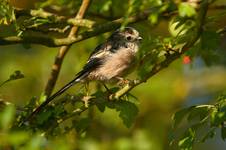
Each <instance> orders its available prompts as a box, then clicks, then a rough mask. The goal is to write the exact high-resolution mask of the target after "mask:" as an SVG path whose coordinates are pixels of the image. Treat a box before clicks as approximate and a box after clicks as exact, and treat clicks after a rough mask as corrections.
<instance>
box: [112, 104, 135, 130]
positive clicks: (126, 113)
mask: <svg viewBox="0 0 226 150" xmlns="http://www.w3.org/2000/svg"><path fill="white" fill-rule="evenodd" d="M113 105H114V108H115V109H116V111H118V112H119V117H120V118H121V119H122V121H123V123H124V125H125V126H126V127H128V128H129V127H131V125H132V123H133V122H134V120H135V118H136V116H137V114H138V108H137V106H136V105H135V104H134V103H131V102H129V101H124V100H120V101H117V102H114V103H113Z"/></svg>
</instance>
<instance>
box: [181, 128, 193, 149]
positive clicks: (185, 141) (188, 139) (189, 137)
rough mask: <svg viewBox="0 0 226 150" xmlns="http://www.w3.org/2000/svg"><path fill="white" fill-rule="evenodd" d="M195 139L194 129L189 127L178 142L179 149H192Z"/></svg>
mask: <svg viewBox="0 0 226 150" xmlns="http://www.w3.org/2000/svg"><path fill="white" fill-rule="evenodd" d="M194 141H195V131H194V130H193V129H192V128H189V129H188V130H187V132H186V133H185V134H184V137H183V138H182V139H181V140H180V141H179V142H178V146H179V149H180V150H192V148H193V144H194Z"/></svg>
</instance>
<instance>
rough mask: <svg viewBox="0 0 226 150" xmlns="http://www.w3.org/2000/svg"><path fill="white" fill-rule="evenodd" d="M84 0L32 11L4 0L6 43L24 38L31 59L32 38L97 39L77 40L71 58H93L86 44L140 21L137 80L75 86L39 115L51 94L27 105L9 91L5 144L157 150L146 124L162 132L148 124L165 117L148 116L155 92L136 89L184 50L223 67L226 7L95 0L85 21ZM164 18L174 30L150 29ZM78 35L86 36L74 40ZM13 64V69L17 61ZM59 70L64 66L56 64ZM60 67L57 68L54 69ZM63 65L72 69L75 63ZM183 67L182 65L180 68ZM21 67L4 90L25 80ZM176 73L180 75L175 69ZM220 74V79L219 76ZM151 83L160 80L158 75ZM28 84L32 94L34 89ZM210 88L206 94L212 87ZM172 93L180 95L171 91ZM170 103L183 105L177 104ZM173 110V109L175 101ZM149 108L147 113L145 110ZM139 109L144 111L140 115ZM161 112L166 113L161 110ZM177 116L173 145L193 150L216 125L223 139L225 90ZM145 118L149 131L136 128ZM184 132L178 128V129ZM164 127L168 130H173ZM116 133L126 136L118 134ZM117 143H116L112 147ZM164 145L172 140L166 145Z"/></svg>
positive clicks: (1, 144) (1, 143)
mask: <svg viewBox="0 0 226 150" xmlns="http://www.w3.org/2000/svg"><path fill="white" fill-rule="evenodd" d="M82 2H83V1H75V0H56V1H53V0H46V1H38V2H35V3H34V5H32V6H31V7H32V9H28V8H27V9H18V8H17V5H18V4H17V5H16V4H15V5H14V6H12V5H13V4H12V2H11V3H10V2H9V1H7V0H1V1H0V24H1V26H0V30H1V32H2V33H1V34H0V45H1V44H2V45H7V44H17V43H21V44H23V46H24V47H25V48H27V49H26V50H24V51H22V52H20V53H19V54H20V55H25V54H26V55H29V57H32V55H36V54H37V53H36V52H35V53H33V52H31V51H32V50H31V49H32V48H33V44H41V45H47V46H57V45H51V43H52V42H56V41H57V42H58V43H62V41H63V42H65V41H66V43H67V44H66V45H64V46H71V45H72V44H74V43H77V42H79V41H81V40H84V39H87V38H90V37H95V39H94V38H92V39H91V40H88V41H84V42H83V43H82V44H81V45H82V46H80V45H79V44H78V45H76V46H77V47H76V49H81V51H79V52H77V53H76V56H73V55H74V53H73V54H72V55H71V56H73V57H74V58H76V59H77V60H76V61H78V62H79V61H80V60H81V58H84V57H87V54H86V52H87V51H86V49H90V47H92V48H93V47H95V45H97V43H99V42H100V41H102V39H103V38H105V35H104V36H97V35H99V34H101V33H105V32H108V31H111V30H113V29H116V28H118V27H121V28H120V29H121V30H123V28H124V27H126V26H128V25H130V24H131V23H136V24H135V25H134V26H136V27H137V28H138V29H139V30H140V31H141V34H142V37H143V42H142V45H141V48H140V49H141V50H140V51H139V54H138V62H137V64H138V65H137V69H136V73H134V75H133V77H135V78H137V80H128V82H126V83H123V84H122V85H119V86H118V85H111V86H110V88H109V89H104V88H102V85H100V84H99V83H95V84H92V85H91V89H92V90H91V92H90V91H89V90H87V89H86V86H85V87H83V88H82V89H76V90H75V91H76V93H73V94H67V95H64V96H62V97H59V98H56V99H55V100H54V101H52V102H51V103H50V104H49V105H45V106H44V107H42V110H41V111H40V112H39V113H37V114H35V115H34V116H30V115H31V114H32V112H33V111H34V110H35V109H36V108H37V107H38V106H40V105H41V104H42V103H43V102H44V101H45V100H46V97H47V95H45V91H43V92H42V94H40V95H41V96H40V98H37V97H36V96H34V95H33V96H32V98H29V100H28V101H26V104H21V105H20V106H17V104H13V103H6V102H5V98H4V96H3V98H2V99H0V149H25V150H26V149H27V150H30V149H37V150H38V149H60V150H61V149H62V150H69V149H92V148H96V147H97V148H96V149H123V150H124V149H151V148H153V147H154V148H153V149H155V144H156V143H158V142H156V143H154V142H153V143H150V141H151V140H153V141H154V140H155V138H156V136H155V137H154V136H153V137H150V136H149V135H147V133H146V130H149V129H150V128H151V132H156V135H157V136H159V137H160V136H161V133H159V132H158V131H154V130H152V127H150V126H152V124H155V123H156V122H157V123H156V124H157V125H156V126H161V125H160V123H158V121H159V120H158V119H157V121H152V118H151V119H149V120H148V121H147V120H146V121H143V120H145V119H144V118H146V117H147V116H148V117H150V116H151V113H153V112H155V111H156V108H155V109H154V110H152V111H153V112H152V111H149V107H151V106H150V105H152V103H148V104H150V105H143V106H142V107H141V106H140V103H142V96H144V95H145V94H146V95H148V94H149V93H150V91H151V90H150V89H149V87H148V88H146V89H143V90H142V92H141V94H140V95H139V96H137V97H135V96H133V95H132V94H131V93H132V92H131V90H132V89H139V88H136V87H137V86H138V85H140V86H142V85H143V83H144V82H146V81H147V80H148V79H149V78H152V77H153V76H154V75H155V76H157V77H158V76H159V74H158V73H159V71H161V70H163V69H164V68H166V67H168V66H169V65H170V64H171V63H172V62H173V61H175V60H180V57H183V56H184V55H185V56H186V57H188V58H189V59H191V60H193V59H196V58H197V57H200V58H201V59H202V60H203V61H204V62H205V64H206V65H207V66H213V65H216V64H217V65H225V56H226V55H225V53H224V52H222V49H223V48H222V45H221V43H222V39H223V38H224V36H225V27H222V26H219V25H218V23H219V22H220V21H221V20H223V19H224V17H225V11H222V10H220V14H221V15H219V14H218V13H213V14H211V13H210V14H207V15H206V12H207V10H208V11H209V10H210V8H211V7H210V6H214V5H213V4H214V1H209V0H203V1H201V2H200V3H195V2H190V1H187V2H182V1H176V0H175V1H174V0H171V1H163V0H143V1H140V0H129V1H128V3H127V2H122V1H120V0H114V1H113V0H93V1H92V2H91V3H90V6H89V8H88V10H87V13H86V17H85V18H86V19H84V18H81V19H80V20H79V19H77V18H74V14H75V13H76V12H77V11H78V10H79V9H80V6H81V5H82ZM119 8H120V9H119ZM118 18H120V19H118ZM162 22H163V24H165V25H164V28H168V30H169V33H168V32H167V33H161V34H158V33H156V32H155V31H152V30H153V29H155V28H157V27H158V26H160V25H161V23H162ZM75 24H76V25H75ZM73 25H75V26H78V27H79V30H78V32H77V34H76V35H74V36H75V37H74V36H72V38H71V37H69V38H67V35H68V33H69V32H70V31H69V30H70V29H71V27H72V26H73ZM5 28H6V29H7V30H5ZM3 29H4V30H3ZM159 31H160V30H159ZM150 33H151V34H150ZM75 38H78V39H79V38H80V39H79V40H78V41H75V42H71V41H73V40H74V39H75ZM67 40H68V42H67ZM46 43H47V44H46ZM28 45H29V46H28ZM38 49H40V47H38ZM31 53H32V54H31ZM60 53H61V52H60V51H59V54H60ZM19 54H18V55H19ZM6 56H7V55H6ZM49 56H50V53H48V54H45V57H43V59H40V58H39V59H38V62H37V64H42V62H43V61H44V60H46V59H47V57H49ZM69 57H70V56H69ZM74 58H73V59H74ZM29 59H30V58H29ZM60 59H61V61H63V58H58V57H57V58H56V60H57V61H58V60H60ZM68 60H69V59H68ZM3 61H5V60H3ZM30 61H32V60H30ZM48 61H50V60H48ZM70 61H71V60H70ZM18 63H19V62H18ZM26 64H27V65H28V66H30V67H27V68H29V70H32V71H31V72H32V73H33V74H36V72H35V70H34V69H37V68H36V67H35V65H34V64H32V63H31V64H29V63H26ZM43 64H44V65H43ZM43 64H42V65H43V66H44V67H43V68H44V69H43V70H46V68H48V67H46V64H47V63H43ZM79 65H80V64H79V63H78V67H80V66H79ZM65 66H66V65H65ZM0 67H1V65H0ZM180 67H181V66H180ZM5 68H7V67H5ZM13 68H14V69H15V67H14V66H13ZM53 68H54V69H55V68H61V67H60V66H54V67H53ZM16 69H18V68H16ZM54 69H53V70H52V72H54V71H55V70H54ZM3 70H6V69H3ZM18 70H21V69H18ZM65 70H67V71H68V70H70V71H72V69H71V68H70V69H68V68H67V69H65ZM179 70H182V69H181V68H180V69H179ZM70 71H69V72H70ZM73 71H74V70H73ZM21 72H22V71H15V72H14V73H13V74H12V75H10V77H9V78H8V79H7V78H6V79H7V80H5V79H2V80H3V81H4V82H1V84H0V88H1V93H3V92H4V88H5V89H7V88H8V87H7V85H9V84H5V83H8V82H9V81H14V80H17V79H22V78H24V74H23V73H21ZM23 72H24V71H23ZM26 73H27V74H26V77H27V78H25V79H24V80H28V79H29V77H30V76H31V73H30V72H29V71H27V72H26ZM174 75H175V74H174ZM57 76H58V75H57ZM44 78H45V80H47V78H48V77H46V76H45V77H44ZM44 78H43V77H41V76H38V82H40V80H44ZM50 78H51V77H50ZM153 78H154V77H153ZM165 78H167V79H168V78H170V77H168V76H167V77H165ZM175 78H177V76H176V75H175ZM56 79H57V77H56ZM215 80H216V81H218V80H217V79H215ZM223 80H224V79H223ZM165 81H167V80H165V79H160V81H159V82H158V83H157V84H156V85H157V86H163V84H164V85H165V84H167V83H166V82H165ZM190 82H191V81H190ZM10 83H11V82H10ZM12 84H14V82H12ZM187 84H189V83H187ZM187 84H186V85H187ZM32 85H34V86H35V88H36V90H37V89H39V91H38V92H39V93H40V92H41V90H40V89H41V86H36V85H38V84H37V83H36V81H33V82H32ZM183 85H184V84H180V85H179V88H177V91H179V92H178V93H179V94H181V93H180V92H181V91H182V87H183ZM53 86H54V85H53ZM150 86H151V87H152V86H154V84H152V81H151V84H150ZM173 86H174V85H173ZM29 87H30V84H29ZM184 87H186V86H184ZM222 89H223V88H221V90H218V91H217V94H218V93H223V92H224V89H223V90H222ZM17 90H18V91H20V90H21V89H19V88H17V89H16V90H15V91H13V92H12V95H13V93H14V92H17ZM26 90H27V91H26V94H27V95H29V94H30V92H32V90H33V89H26ZM163 91H164V92H161V91H158V90H155V92H154V93H155V94H156V95H159V96H163V97H164V94H165V93H167V92H168V93H169V95H172V93H170V92H171V91H170V90H169V88H167V89H166V90H163ZM206 91H207V92H208V90H206ZM36 92H37V91H36ZM209 93H211V92H209ZM31 94H33V93H31ZM182 94H183V93H182ZM215 94H216V93H215ZM0 96H1V95H0ZM12 97H13V96H12ZM27 97H28V96H27ZM147 97H148V98H146V99H147V100H150V101H152V98H153V97H152V96H150V95H148V96H147ZM169 97H170V96H169ZM6 99H7V98H6ZM23 99H25V98H23ZM166 99H168V97H167V98H164V100H166ZM169 99H170V98H169ZM171 99H176V98H174V96H172V98H171ZM171 99H170V100H171ZM178 99H179V98H178ZM182 99H184V100H185V99H186V97H185V96H184V97H183V98H182ZM177 101H179V100H177ZM153 103H154V102H153ZM155 103H157V102H155ZM159 103H160V102H159ZM171 104H172V105H175V106H177V107H178V104H177V105H176V104H173V103H171ZM165 105H168V103H165V101H164V102H162V103H161V107H160V109H163V107H166V106H165ZM179 105H182V102H179ZM175 106H172V107H175ZM153 107H154V106H153ZM168 107H169V106H168ZM157 109H158V108H157ZM169 109H172V108H171V107H169ZM111 111H112V112H113V113H112V114H111V115H110V116H107V117H105V120H104V121H103V122H104V123H102V122H101V121H100V120H101V119H99V118H98V117H96V116H98V114H99V117H100V118H101V117H102V116H104V115H108V113H109V112H111ZM145 111H146V112H145ZM144 113H146V114H145V115H144ZM171 113H172V112H171ZM171 113H169V114H167V113H164V114H163V115H164V116H168V115H171ZM153 114H154V113H153ZM139 115H143V116H140V117H139V118H138V116H139ZM153 116H154V115H152V116H151V117H153ZM155 117H156V118H161V116H158V115H157V116H155ZM97 120H98V121H97ZM168 121H169V120H168ZM143 122H144V123H143ZM165 122H166V121H165ZM173 122H174V123H173V129H172V139H170V140H171V142H170V143H171V146H172V147H173V148H174V147H176V149H180V150H192V149H193V147H194V145H196V144H197V143H201V142H205V141H206V140H207V139H211V138H214V137H216V136H215V135H216V131H217V130H221V138H222V139H223V140H225V139H226V126H225V122H226V96H225V95H223V94H222V95H221V96H219V97H218V98H217V100H216V101H213V102H212V103H211V104H199V105H195V106H190V107H186V108H184V109H181V110H180V111H178V112H176V113H175V114H174V116H173ZM107 123H108V124H107ZM116 123H118V124H120V125H117V126H116V125H115V126H116V127H115V126H114V124H116ZM106 124H107V125H106ZM121 124H123V125H124V126H125V128H126V130H127V131H128V132H129V133H127V137H132V138H125V137H123V134H124V135H125V133H124V132H122V131H121V130H122V128H124V127H121ZM139 124H142V125H141V126H145V125H146V126H148V127H146V128H145V129H144V130H135V129H136V127H137V126H139ZM147 124H148V125H147ZM184 127H186V129H185V130H184V131H183V132H181V131H180V130H181V128H184ZM114 128H120V129H119V132H117V133H113V132H114V131H113V132H111V135H110V136H107V135H106V132H110V130H113V129H114ZM178 130H179V134H177V132H178ZM164 132H166V133H168V131H164ZM91 135H92V136H91ZM99 135H102V136H101V138H103V137H104V138H103V139H104V140H103V141H104V142H103V143H105V142H106V145H107V146H106V147H104V146H103V147H101V146H99V147H98V146H96V145H95V144H96V143H95V140H99V139H101V138H100V136H99ZM72 137H73V138H72ZM117 137H120V138H119V139H117ZM114 138H115V139H117V140H115V142H114V143H113V144H112V143H110V142H109V141H108V139H114ZM93 139H94V140H93ZM162 143H163V142H162ZM162 143H161V144H162ZM111 144H112V145H113V146H112V147H109V145H111ZM103 145H104V144H103ZM156 145H157V144H156ZM162 145H163V144H162ZM156 147H157V146H156ZM166 147H170V146H168V145H167V146H166ZM156 149H157V148H156ZM158 149H164V146H161V148H159V147H158Z"/></svg>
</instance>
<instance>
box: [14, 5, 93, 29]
mask: <svg viewBox="0 0 226 150" xmlns="http://www.w3.org/2000/svg"><path fill="white" fill-rule="evenodd" d="M15 13H16V16H17V17H19V16H24V15H26V16H32V17H38V18H44V19H49V20H50V21H51V23H61V24H62V23H67V24H69V25H74V26H80V27H87V28H92V27H93V26H94V24H95V22H94V21H91V20H88V19H82V18H67V17H65V16H58V15H56V14H53V13H50V12H46V11H44V10H42V9H39V10H32V9H31V10H15Z"/></svg>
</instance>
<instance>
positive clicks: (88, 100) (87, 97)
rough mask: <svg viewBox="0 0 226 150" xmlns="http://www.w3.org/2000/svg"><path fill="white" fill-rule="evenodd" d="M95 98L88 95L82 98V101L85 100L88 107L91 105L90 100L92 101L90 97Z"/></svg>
mask: <svg viewBox="0 0 226 150" xmlns="http://www.w3.org/2000/svg"><path fill="white" fill-rule="evenodd" d="M92 98H94V97H93V96H90V95H86V96H84V97H83V98H82V101H83V102H84V105H85V107H86V108H88V107H89V102H90V99H92Z"/></svg>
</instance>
